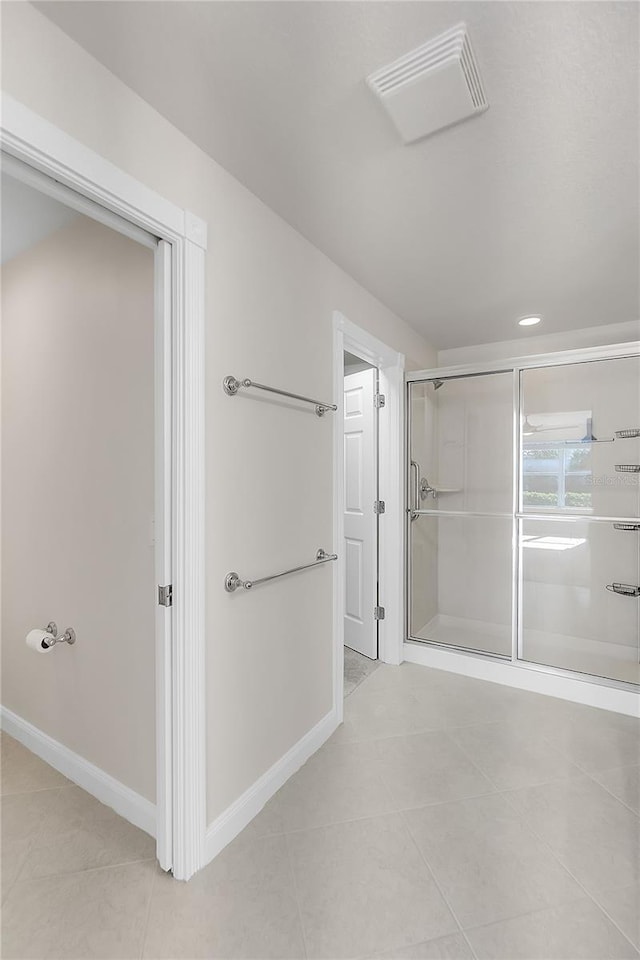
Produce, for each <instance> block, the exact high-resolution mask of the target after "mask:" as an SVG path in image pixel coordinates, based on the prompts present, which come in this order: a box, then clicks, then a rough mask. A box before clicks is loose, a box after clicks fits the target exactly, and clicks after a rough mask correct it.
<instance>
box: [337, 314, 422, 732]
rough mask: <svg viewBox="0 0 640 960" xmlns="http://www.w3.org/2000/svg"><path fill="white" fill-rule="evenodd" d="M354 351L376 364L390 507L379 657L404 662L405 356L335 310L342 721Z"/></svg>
mask: <svg viewBox="0 0 640 960" xmlns="http://www.w3.org/2000/svg"><path fill="white" fill-rule="evenodd" d="M345 350H346V351H348V352H349V353H354V354H355V355H356V356H358V357H361V358H362V359H363V360H366V361H367V362H368V363H371V364H372V365H373V366H375V367H377V368H378V371H379V377H380V392H381V393H383V394H384V395H385V398H386V403H385V406H384V407H382V408H381V410H380V421H379V422H380V436H379V444H380V452H379V458H378V460H379V470H380V491H381V497H382V499H383V500H384V501H385V505H386V509H385V513H384V516H383V517H382V518H381V521H382V522H381V523H380V543H379V554H380V590H381V596H382V598H383V605H384V607H385V611H386V615H385V619H384V620H380V621H379V623H378V631H379V632H378V638H379V651H378V655H379V658H380V660H383V661H384V662H385V663H393V664H399V663H401V662H402V659H403V655H402V651H403V637H404V587H403V572H404V571H403V566H402V563H401V562H400V558H401V557H402V556H403V543H404V468H403V464H404V428H403V422H404V363H405V359H404V355H403V354H401V353H398V352H397V351H396V350H393V349H392V348H391V347H388V346H387V345H386V344H384V343H382V341H380V340H378V339H377V338H376V337H374V336H373V335H372V334H370V333H368V332H367V331H366V330H363V329H362V328H361V327H358V326H356V324H354V323H351V321H350V320H348V319H347V318H346V317H344V316H343V315H342V314H341V313H339V312H338V311H335V312H334V314H333V395H334V398H335V402H336V403H337V405H338V409H337V411H336V415H335V420H334V428H333V488H334V489H333V493H334V496H333V549H334V552H335V553H337V554H338V560H337V562H336V564H335V567H334V571H333V578H334V579H333V583H334V592H333V596H334V606H333V632H334V684H333V686H334V706H335V709H336V713H337V715H338V717H339V719H340V721H342V716H343V691H344V654H343V647H344V617H343V611H344V576H345V570H344V409H343V407H344V352H345Z"/></svg>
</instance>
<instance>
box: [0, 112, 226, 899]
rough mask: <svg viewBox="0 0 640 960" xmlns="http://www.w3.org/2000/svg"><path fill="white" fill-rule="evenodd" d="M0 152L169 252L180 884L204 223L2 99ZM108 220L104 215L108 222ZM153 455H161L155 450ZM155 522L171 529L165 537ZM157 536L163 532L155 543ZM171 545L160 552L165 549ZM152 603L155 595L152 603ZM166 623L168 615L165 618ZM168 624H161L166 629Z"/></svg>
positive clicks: (196, 683)
mask: <svg viewBox="0 0 640 960" xmlns="http://www.w3.org/2000/svg"><path fill="white" fill-rule="evenodd" d="M0 147H1V149H2V150H3V151H4V152H5V153H6V154H8V155H9V156H11V157H14V158H16V159H17V160H19V161H21V162H22V163H24V164H27V165H28V166H29V167H31V168H33V169H35V170H36V171H39V172H40V173H41V174H45V175H46V176H47V177H49V178H52V179H53V180H54V181H57V182H58V183H59V184H62V185H63V187H66V188H69V189H70V190H72V191H73V192H74V193H75V194H79V195H80V197H83V198H86V199H87V200H89V201H93V203H95V204H97V205H98V206H99V207H100V208H102V210H104V211H109V213H110V214H116V215H117V216H118V217H119V218H121V219H122V220H125V221H128V223H129V224H133V226H134V228H135V227H138V228H142V230H144V231H146V232H147V233H150V234H152V235H153V236H155V237H157V238H158V239H159V240H162V241H166V244H168V246H165V245H164V244H159V247H160V248H161V249H162V248H164V252H163V253H162V254H161V253H159V254H157V255H156V258H155V269H154V273H155V294H156V297H155V301H156V309H155V347H154V364H155V370H156V391H155V403H154V406H155V423H156V428H155V429H156V438H155V449H156V456H155V471H154V472H155V478H156V492H157V493H160V497H161V501H160V504H158V503H157V504H156V520H158V516H157V512H158V506H160V507H161V508H162V517H161V518H160V521H161V522H160V523H157V535H156V570H157V571H160V570H165V571H166V570H167V567H168V565H169V563H170V569H171V583H172V585H173V602H172V606H170V607H168V608H164V607H162V608H158V607H156V610H158V609H159V610H160V613H157V614H156V664H155V672H156V781H157V787H156V789H157V792H156V844H157V856H158V861H159V863H160V865H161V867H162V868H163V869H164V870H172V871H173V875H174V877H175V878H176V879H179V880H188V879H189V877H191V876H192V874H193V873H195V872H196V871H197V870H198V869H199V868H200V867H201V866H202V864H203V862H204V861H203V853H204V837H205V831H206V779H205V690H204V649H205V643H204V638H205V629H204V624H205V621H204V612H205V611H204V597H205V582H204V527H205V510H204V470H205V444H204V413H205V379H204V349H205V328H204V289H205V261H206V249H207V225H206V223H205V222H204V221H203V220H201V219H200V218H199V217H197V216H195V215H194V214H193V213H191V212H190V211H188V210H184V209H182V208H180V207H177V206H176V205H175V204H173V203H171V202H170V201H168V200H166V199H164V198H163V197H161V196H160V195H159V194H157V193H156V192H155V191H153V190H151V189H150V188H149V187H147V186H146V185H145V184H143V183H141V182H140V181H138V180H136V179H134V178H133V177H131V176H130V175H129V174H128V173H126V172H125V171H124V170H121V169H119V168H118V167H116V166H115V165H114V164H112V163H110V162H109V161H107V160H106V159H104V158H103V157H102V156H100V155H99V154H97V153H95V152H94V151H93V150H90V149H88V148H87V147H85V146H84V144H82V143H80V142H79V141H77V140H75V139H73V138H72V137H70V136H69V135H68V134H66V133H65V132H64V131H62V130H61V129H59V128H58V127H56V126H55V125H53V124H52V123H50V122H49V121H47V120H45V119H43V118H42V117H40V116H39V115H38V114H36V113H34V112H33V111H32V110H29V109H28V108H27V107H25V106H24V105H22V104H21V103H19V102H18V101H17V100H15V99H14V98H13V97H10V96H8V95H7V94H3V96H2V117H1V120H0ZM108 217H109V214H105V222H108ZM160 443H161V444H162V451H161V452H159V444H160ZM162 518H165V522H166V523H168V524H169V525H170V529H167V530H164V531H163V523H162ZM163 534H164V535H163ZM167 541H168V543H167ZM156 599H157V598H156ZM163 614H165V615H164V616H163ZM167 619H168V620H169V623H168V624H167Z"/></svg>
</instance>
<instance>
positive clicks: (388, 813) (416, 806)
mask: <svg viewBox="0 0 640 960" xmlns="http://www.w3.org/2000/svg"><path fill="white" fill-rule="evenodd" d="M499 792H500V791H498V790H495V789H493V790H486V791H484V792H483V793H472V794H468V795H465V796H462V797H449V798H447V799H446V800H433V801H431V802H429V801H427V802H425V803H412V804H410V805H409V806H405V805H403V806H400V807H395V806H394V807H393V809H391V810H385V811H383V812H382V813H367V814H365V815H364V816H362V817H347V818H345V819H343V820H328V821H327V822H326V823H316V824H309V825H308V826H306V827H296V828H295V830H276V831H271V832H270V833H261V834H257V835H256V836H254V838H253V839H254V840H264V839H265V838H267V837H291V836H295V835H296V834H298V833H308V832H310V831H311V830H326V829H327V828H328V827H339V826H342V825H343V824H345V823H362V822H364V821H366V820H376V819H377V818H378V817H393V816H395V815H397V814H402V813H410V812H411V811H412V810H422V809H428V808H430V807H440V806H442V805H443V804H446V803H461V802H463V801H464V800H479V799H480V798H481V797H492V796H495V795H496V794H497V793H499Z"/></svg>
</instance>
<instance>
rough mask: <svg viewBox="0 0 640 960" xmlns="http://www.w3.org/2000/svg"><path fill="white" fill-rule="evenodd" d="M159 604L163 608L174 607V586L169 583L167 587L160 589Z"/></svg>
mask: <svg viewBox="0 0 640 960" xmlns="http://www.w3.org/2000/svg"><path fill="white" fill-rule="evenodd" d="M158 604H159V605H160V606H161V607H171V606H173V584H171V583H169V584H167V586H166V587H158Z"/></svg>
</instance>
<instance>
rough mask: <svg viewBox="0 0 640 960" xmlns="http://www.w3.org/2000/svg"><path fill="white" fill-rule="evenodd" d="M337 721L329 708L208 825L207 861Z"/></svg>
mask: <svg viewBox="0 0 640 960" xmlns="http://www.w3.org/2000/svg"><path fill="white" fill-rule="evenodd" d="M339 723H340V721H339V719H338V716H337V712H336V711H335V710H331V711H330V712H329V713H328V714H326V716H324V717H323V718H322V720H320V721H319V722H318V723H317V724H316V725H315V727H312V729H311V730H309V732H308V733H306V734H305V736H304V737H302V738H301V739H300V740H299V741H298V742H297V743H296V744H295V745H294V746H293V747H292V748H291V749H290V750H289V751H288V752H287V753H285V755H284V756H283V757H281V758H280V759H279V760H278V761H277V762H276V763H274V764H273V766H272V767H270V768H269V770H267V772H266V773H264V774H263V775H262V776H261V777H260V778H259V779H258V780H256V782H255V783H253V784H252V785H251V786H250V787H249V789H248V790H245V792H244V793H243V794H242V795H241V796H240V797H238V799H237V800H236V801H235V802H234V803H232V804H231V806H230V807H228V808H227V809H226V810H225V811H224V813H221V814H220V816H219V817H217V818H216V819H215V820H214V821H213V823H212V824H210V826H209V828H208V830H207V839H206V855H205V862H206V863H209V862H210V861H211V860H213V858H214V857H217V855H218V854H219V853H220V851H221V850H223V849H224V848H225V847H226V846H227V844H228V843H231V841H232V840H233V839H234V837H237V835H238V834H239V833H240V831H241V830H244V828H245V827H246V826H247V824H248V823H250V822H251V820H253V818H254V817H255V816H256V815H257V814H258V813H260V811H261V810H262V808H263V807H264V805H265V803H267V802H268V801H269V800H270V799H271V797H272V796H273V795H274V793H276V791H278V790H279V789H280V787H281V786H283V784H285V783H286V782H287V780H288V779H289V777H291V776H293V774H294V773H295V772H296V770H299V769H300V767H301V766H302V765H303V763H306V761H307V760H308V759H309V757H311V756H312V755H313V754H314V753H315V752H316V750H319V749H320V747H321V746H322V745H323V743H325V742H326V741H327V740H328V739H329V737H330V736H331V734H332V733H334V731H335V730H336V729H337V727H338V725H339Z"/></svg>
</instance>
